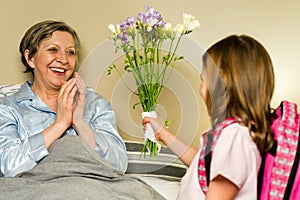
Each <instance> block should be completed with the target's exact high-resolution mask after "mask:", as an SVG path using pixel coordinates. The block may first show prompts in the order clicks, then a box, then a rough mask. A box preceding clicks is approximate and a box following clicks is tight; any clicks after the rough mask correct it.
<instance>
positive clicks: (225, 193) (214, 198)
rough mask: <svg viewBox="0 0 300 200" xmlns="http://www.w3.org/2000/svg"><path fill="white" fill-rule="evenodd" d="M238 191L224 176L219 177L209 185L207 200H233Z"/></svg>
mask: <svg viewBox="0 0 300 200" xmlns="http://www.w3.org/2000/svg"><path fill="white" fill-rule="evenodd" d="M238 191H239V189H238V187H237V186H236V185H235V184H233V183H232V182H231V181H229V180H228V179H227V178H225V177H224V176H221V175H218V176H217V177H216V178H214V179H213V180H212V181H210V183H209V187H208V191H207V193H206V200H232V199H234V197H235V195H236V194H237V193H238Z"/></svg>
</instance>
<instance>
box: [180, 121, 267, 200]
mask: <svg viewBox="0 0 300 200" xmlns="http://www.w3.org/2000/svg"><path fill="white" fill-rule="evenodd" d="M202 140H203V138H202V137H200V143H201V144H202ZM199 155H200V150H199V151H198V153H197V155H196V156H195V158H194V160H193V162H192V163H191V165H190V167H189V169H188V171H187V173H186V174H185V176H184V177H183V178H182V180H181V187H180V190H179V194H178V197H177V199H178V200H186V199H189V200H192V199H198V200H199V199H205V195H204V193H203V192H202V190H201V188H200V185H199V182H198V160H199ZM260 163H261V157H260V153H259V150H258V149H257V147H256V145H255V143H254V142H253V141H252V138H251V137H250V135H249V131H248V128H247V127H245V126H241V125H239V124H237V123H234V124H231V125H229V126H227V127H226V128H224V130H223V131H222V133H221V135H220V137H219V139H218V141H217V143H216V146H215V149H214V152H213V156H212V161H211V172H210V179H211V180H212V179H214V178H215V177H216V176H217V175H222V176H224V177H226V178H227V179H229V180H230V181H231V182H233V183H234V184H235V185H236V186H237V187H238V188H239V189H240V190H239V192H238V194H237V196H236V197H235V199H236V200H249V199H257V198H256V193H257V191H256V187H257V174H258V170H259V166H260Z"/></svg>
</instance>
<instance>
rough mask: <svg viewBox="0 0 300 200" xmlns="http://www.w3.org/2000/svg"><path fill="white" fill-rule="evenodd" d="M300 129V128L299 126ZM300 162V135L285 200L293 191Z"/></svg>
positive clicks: (287, 199)
mask: <svg viewBox="0 0 300 200" xmlns="http://www.w3.org/2000/svg"><path fill="white" fill-rule="evenodd" d="M299 129H300V128H299ZM299 134H300V130H299ZM299 162H300V137H298V147H297V152H296V156H295V161H294V164H293V167H292V170H291V174H290V177H289V180H288V183H287V186H286V190H285V194H284V197H283V199H284V200H289V199H290V196H291V193H292V189H293V184H294V181H295V178H296V174H297V171H298V167H299Z"/></svg>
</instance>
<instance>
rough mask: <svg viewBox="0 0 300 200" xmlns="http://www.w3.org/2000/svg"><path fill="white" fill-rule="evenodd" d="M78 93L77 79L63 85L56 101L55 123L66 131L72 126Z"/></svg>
mask: <svg viewBox="0 0 300 200" xmlns="http://www.w3.org/2000/svg"><path fill="white" fill-rule="evenodd" d="M76 91H77V86H76V78H72V79H70V80H68V81H65V82H64V83H63V85H62V87H61V89H60V91H59V94H58V96H57V99H56V120H55V122H56V123H58V124H60V125H62V126H63V127H64V128H65V130H66V129H67V128H68V127H69V126H71V124H72V117H73V102H74V97H75V94H76ZM65 130H64V131H65ZM64 131H63V132H64Z"/></svg>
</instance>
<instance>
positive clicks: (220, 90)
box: [203, 35, 275, 152]
mask: <svg viewBox="0 0 300 200" xmlns="http://www.w3.org/2000/svg"><path fill="white" fill-rule="evenodd" d="M203 77H204V81H206V85H207V87H208V94H207V96H208V98H207V100H206V104H207V107H208V111H209V112H210V116H211V120H212V124H213V127H214V126H216V124H218V123H220V122H221V121H222V120H224V119H225V118H228V117H234V118H236V119H237V120H238V121H240V123H242V124H244V125H245V126H247V127H248V128H249V131H252V132H254V135H252V138H253V141H254V142H255V143H256V145H257V147H258V149H259V150H260V152H266V151H268V150H269V149H270V148H271V147H272V145H273V142H274V139H273V134H272V133H271V130H270V116H271V113H272V109H271V107H270V101H271V98H272V95H273V91H274V84H275V83H274V71H273V64H272V61H271V58H270V56H269V54H268V53H267V51H266V49H265V48H264V47H263V46H262V45H261V44H260V43H259V42H258V41H256V40H255V39H253V38H251V37H249V36H246V35H241V36H237V35H232V36H229V37H227V38H225V39H223V40H221V41H219V42H217V43H216V44H214V45H213V46H211V47H210V48H209V49H208V50H207V52H206V53H205V54H204V56H203Z"/></svg>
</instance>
